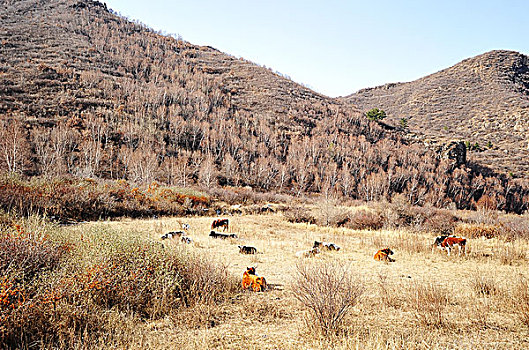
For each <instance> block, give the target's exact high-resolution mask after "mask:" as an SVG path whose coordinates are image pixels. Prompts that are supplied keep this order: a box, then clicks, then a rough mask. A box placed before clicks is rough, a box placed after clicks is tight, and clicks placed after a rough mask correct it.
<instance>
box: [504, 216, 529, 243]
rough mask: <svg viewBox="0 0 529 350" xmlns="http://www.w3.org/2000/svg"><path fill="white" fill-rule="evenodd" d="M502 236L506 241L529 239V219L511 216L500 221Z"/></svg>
mask: <svg viewBox="0 0 529 350" xmlns="http://www.w3.org/2000/svg"><path fill="white" fill-rule="evenodd" d="M500 227H501V231H502V232H501V238H502V239H504V240H506V241H514V240H516V239H526V240H529V220H528V219H527V218H526V217H509V218H506V219H502V220H501V222H500Z"/></svg>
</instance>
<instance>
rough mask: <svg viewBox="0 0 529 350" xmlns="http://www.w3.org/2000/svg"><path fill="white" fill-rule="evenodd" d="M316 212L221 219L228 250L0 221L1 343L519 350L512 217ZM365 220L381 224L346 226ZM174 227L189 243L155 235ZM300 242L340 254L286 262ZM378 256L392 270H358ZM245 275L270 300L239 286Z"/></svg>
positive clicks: (522, 299) (518, 226) (135, 223)
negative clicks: (447, 247) (451, 241)
mask: <svg viewBox="0 0 529 350" xmlns="http://www.w3.org/2000/svg"><path fill="white" fill-rule="evenodd" d="M331 204H332V205H331ZM331 204H329V203H323V204H322V203H319V204H318V203H316V204H301V205H298V206H297V207H296V208H292V207H290V208H287V209H286V210H284V211H276V212H268V213H266V214H250V213H245V211H244V210H242V213H241V214H235V215H225V216H222V217H226V218H229V219H230V230H229V231H230V232H232V233H236V234H237V235H238V239H228V240H220V239H212V238H211V237H209V236H208V234H209V231H210V225H211V222H212V221H213V219H215V218H216V217H212V216H201V217H199V216H191V217H166V218H158V219H149V220H146V219H122V220H118V221H95V222H86V223H81V224H78V225H71V226H57V225H54V224H50V223H47V222H45V221H44V220H42V219H39V218H36V217H32V218H30V219H24V220H18V221H17V222H18V224H17V225H20V226H16V227H15V226H13V225H12V223H11V222H8V223H4V229H3V245H4V247H3V248H4V253H3V256H2V263H3V265H2V266H1V267H2V271H3V272H6V276H5V277H3V278H2V281H0V282H1V283H2V284H1V285H0V301H2V302H4V304H2V306H1V308H0V311H1V312H2V319H1V322H2V323H0V325H1V326H0V337H2V338H0V339H2V341H3V344H4V346H8V347H13V348H17V347H19V348H57V347H62V348H77V349H85V348H100V349H103V348H105V349H106V348H128V349H140V348H141V349H145V348H150V349H174V348H178V349H207V348H226V349H243V348H244V349H263V348H265V349H315V348H329V349H331V348H332V349H357V348H359V349H447V348H448V349H481V348H482V349H490V348H494V349H511V348H512V349H521V348H527V347H529V340H527V339H529V285H528V277H529V273H528V272H527V271H528V262H527V258H528V253H529V240H528V236H527V235H526V234H527V232H529V231H526V229H527V225H528V224H527V223H528V218H527V217H524V216H511V215H506V214H501V213H497V212H493V211H481V212H455V211H451V212H450V211H443V212H442V213H441V214H440V212H439V211H438V210H433V209H432V212H429V213H428V214H429V216H430V217H436V218H437V219H436V221H435V222H430V223H429V224H428V222H427V220H426V219H423V220H419V219H418V217H419V216H420V215H423V216H424V213H422V212H421V213H416V212H414V216H413V217H412V219H413V220H408V219H409V218H408V219H407V220H405V221H406V223H404V222H402V221H401V220H400V219H401V216H402V213H403V212H404V211H405V210H402V209H403V208H395V207H394V206H393V207H392V206H389V205H386V206H383V205H369V206H366V205H361V206H360V205H358V204H355V203H352V204H348V205H341V206H338V205H336V203H331ZM242 209H244V208H242ZM404 209H410V208H404ZM410 211H412V212H413V210H412V209H410ZM237 212H238V211H237ZM300 213H301V214H300ZM419 214H420V215H419ZM373 215H375V217H376V218H379V219H380V220H382V221H384V226H383V227H382V228H378V229H359V228H358V227H360V226H362V225H361V224H362V223H365V224H366V225H367V226H372V224H373V223H372V221H373ZM376 215H378V216H376ZM307 216H308V217H313V220H307ZM344 216H345V217H347V218H349V219H348V220H345V221H346V222H347V223H346V224H340V226H337V225H336V221H341V222H343V221H344V220H343V217H344ZM298 217H301V218H302V219H303V220H304V221H309V222H312V221H313V222H315V223H308V222H297V223H296V222H295V221H300V220H296V218H298ZM426 217H428V215H427V216H426ZM447 218H450V219H447ZM451 218H456V219H454V220H452V219H451ZM5 220H7V219H5ZM301 221H302V220H301ZM419 221H421V222H419ZM182 223H188V224H189V225H190V230H189V232H188V235H189V236H190V237H192V239H193V242H192V244H183V243H180V242H179V241H178V239H174V240H170V239H169V240H163V241H162V240H161V239H160V236H161V235H162V234H164V233H166V232H168V231H174V230H179V229H180V227H181V224H182ZM441 224H442V225H441ZM440 225H441V226H440ZM351 227H355V228H351ZM448 229H451V230H452V231H451V232H456V233H463V234H465V233H466V234H467V235H466V237H467V238H468V247H467V250H468V251H467V254H466V255H463V256H458V254H457V249H456V250H454V251H453V254H452V256H450V257H448V256H447V254H446V252H444V251H439V250H438V249H433V250H432V243H433V240H434V238H435V236H436V235H437V234H438V232H439V231H443V230H445V231H446V230H448ZM487 232H492V234H487ZM480 234H482V235H483V236H487V235H488V236H489V237H492V238H485V237H480ZM469 236H470V237H469ZM6 237H7V238H6ZM10 239H11V241H10ZM315 240H324V241H328V242H333V243H336V244H338V245H339V246H340V247H341V249H340V250H339V251H325V252H322V253H321V254H318V255H316V256H315V257H314V258H299V257H297V256H296V252H298V251H301V250H307V249H310V248H311V247H312V245H313V243H314V241H315ZM24 245H25V246H24ZM237 245H250V246H254V247H256V248H257V250H258V254H256V255H243V254H240V253H239V250H238V248H237ZM385 247H390V248H391V249H392V250H393V251H394V252H395V254H394V255H392V257H393V258H394V259H395V260H396V261H395V262H393V263H383V262H377V261H375V260H374V259H373V255H374V254H375V252H376V251H377V250H378V249H381V248H385ZM6 251H7V252H9V253H5V252H6ZM6 254H10V255H9V257H8V256H7V255H6ZM21 254H26V257H27V256H31V259H33V260H35V261H34V262H31V261H30V262H28V261H29V260H31V259H29V258H22V257H21ZM7 258H10V261H18V266H17V265H16V263H10V264H9V263H6V261H7V260H6V259H7ZM17 259H18V260H17ZM248 266H257V274H258V275H260V276H264V277H265V278H266V280H267V282H268V284H269V286H270V288H269V290H267V291H266V292H264V293H255V292H249V291H242V290H241V288H240V280H241V277H242V273H243V272H244V271H245V269H246V267H248ZM303 272H305V273H307V272H308V275H309V276H308V277H307V278H308V279H307V278H305V279H304V277H303ZM305 277H306V276H305ZM10 283H11V285H10ZM304 293H305V294H304ZM307 293H308V294H307ZM347 293H352V294H347ZM309 294H310V295H309ZM344 296H345V297H344ZM302 301H305V302H302ZM332 318H336V319H335V320H334V321H336V322H334V321H333V322H330V323H327V321H329V320H330V319H332Z"/></svg>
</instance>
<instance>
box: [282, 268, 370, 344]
mask: <svg viewBox="0 0 529 350" xmlns="http://www.w3.org/2000/svg"><path fill="white" fill-rule="evenodd" d="M297 270H298V275H297V277H296V278H295V280H294V282H293V284H292V291H293V293H294V297H295V298H296V299H297V300H299V301H300V302H301V303H302V304H303V306H304V307H306V308H307V309H308V310H309V312H310V314H311V316H312V318H313V320H314V322H315V326H316V328H317V329H318V330H319V331H321V333H322V334H323V335H324V336H333V335H336V334H338V333H340V332H341V331H342V330H343V320H344V317H345V316H346V315H347V314H348V312H349V311H350V309H351V308H352V307H353V306H354V305H356V304H357V303H358V301H359V299H360V296H361V295H362V293H363V291H364V287H363V284H362V283H361V282H359V280H358V279H356V278H355V277H354V275H353V274H352V273H351V272H350V271H348V269H347V268H345V267H344V266H340V265H338V264H333V263H326V264H322V265H309V264H300V265H298V266H297Z"/></svg>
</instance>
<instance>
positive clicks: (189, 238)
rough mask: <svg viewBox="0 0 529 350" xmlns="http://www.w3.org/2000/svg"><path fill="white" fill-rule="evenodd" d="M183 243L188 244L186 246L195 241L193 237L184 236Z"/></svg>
mask: <svg viewBox="0 0 529 350" xmlns="http://www.w3.org/2000/svg"><path fill="white" fill-rule="evenodd" d="M181 241H182V243H186V244H191V243H193V239H192V238H191V237H188V236H182V239H181Z"/></svg>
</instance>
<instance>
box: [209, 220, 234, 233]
mask: <svg viewBox="0 0 529 350" xmlns="http://www.w3.org/2000/svg"><path fill="white" fill-rule="evenodd" d="M229 225H230V221H229V220H228V219H217V220H213V223H212V224H211V229H212V230H213V229H216V228H217V227H222V230H223V231H224V232H226V231H228V229H229Z"/></svg>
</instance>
